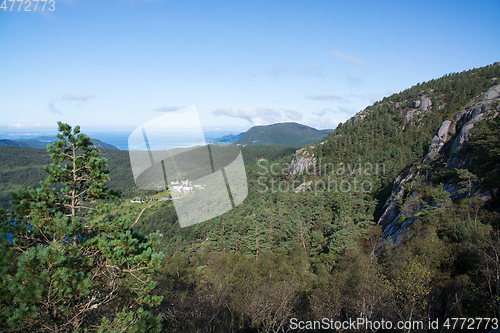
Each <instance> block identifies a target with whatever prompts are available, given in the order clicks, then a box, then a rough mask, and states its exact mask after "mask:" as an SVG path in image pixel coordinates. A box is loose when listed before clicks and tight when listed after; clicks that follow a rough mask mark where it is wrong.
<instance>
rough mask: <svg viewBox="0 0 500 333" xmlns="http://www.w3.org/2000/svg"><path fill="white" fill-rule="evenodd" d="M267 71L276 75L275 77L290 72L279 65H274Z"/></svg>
mask: <svg viewBox="0 0 500 333" xmlns="http://www.w3.org/2000/svg"><path fill="white" fill-rule="evenodd" d="M267 73H268V74H269V75H271V76H274V77H275V78H280V77H282V76H283V75H285V74H286V73H288V69H286V68H285V67H281V66H279V65H274V66H273V68H272V69H270V70H268V71H267Z"/></svg>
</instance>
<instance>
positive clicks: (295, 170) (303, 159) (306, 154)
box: [288, 146, 317, 178]
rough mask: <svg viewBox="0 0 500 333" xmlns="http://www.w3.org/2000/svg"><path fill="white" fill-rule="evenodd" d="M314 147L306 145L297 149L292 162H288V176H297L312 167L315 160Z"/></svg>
mask: <svg viewBox="0 0 500 333" xmlns="http://www.w3.org/2000/svg"><path fill="white" fill-rule="evenodd" d="M315 149H316V147H314V146H308V147H304V148H302V149H299V150H297V151H296V152H295V156H294V158H293V160H292V162H291V163H290V169H289V171H288V176H290V177H291V178H294V177H295V176H298V175H300V174H302V173H303V172H308V171H309V170H310V169H311V168H314V166H315V165H316V162H317V157H316V154H315ZM313 172H314V171H313Z"/></svg>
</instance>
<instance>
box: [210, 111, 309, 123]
mask: <svg viewBox="0 0 500 333" xmlns="http://www.w3.org/2000/svg"><path fill="white" fill-rule="evenodd" d="M213 114H214V115H216V116H228V117H233V118H241V119H245V120H247V121H248V122H250V123H251V124H252V125H268V124H274V123H281V122H289V121H301V120H302V119H303V118H302V113H300V112H299V111H295V110H289V109H273V108H249V107H242V108H220V109H216V110H214V111H213Z"/></svg>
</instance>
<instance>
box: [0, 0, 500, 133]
mask: <svg viewBox="0 0 500 333" xmlns="http://www.w3.org/2000/svg"><path fill="white" fill-rule="evenodd" d="M18 4H19V2H18ZM18 4H16V5H15V6H14V10H13V11H9V10H8V9H7V11H4V10H3V9H2V10H0V41H1V43H0V112H1V115H2V117H1V119H0V132H3V133H6V132H9V131H33V130H35V129H36V130H40V131H41V130H44V129H52V130H55V127H56V122H57V121H58V120H61V121H63V122H67V123H69V124H70V125H77V124H79V125H81V126H82V130H83V131H85V130H102V131H113V130H117V129H133V128H134V127H136V126H138V125H140V124H142V123H145V122H147V121H150V120H152V119H154V118H156V117H158V116H161V115H163V114H164V113H165V112H170V111H172V110H174V109H176V108H180V107H184V106H190V105H195V106H196V108H197V110H198V114H199V117H200V120H201V123H202V125H203V126H204V128H205V129H208V130H221V131H229V132H234V133H237V132H240V131H244V130H246V129H248V128H249V127H251V126H253V125H262V124H271V123H276V122H282V121H297V122H299V123H303V124H306V125H310V126H313V127H316V128H334V127H335V126H336V125H337V124H338V123H339V122H344V121H345V120H347V119H348V118H350V117H351V116H352V115H353V114H355V113H356V112H358V111H360V110H362V109H363V108H365V107H366V106H368V105H371V104H372V103H373V102H374V101H376V100H378V99H381V98H382V97H384V96H389V95H391V94H392V93H394V92H398V91H401V90H404V89H406V88H409V87H411V86H412V85H414V84H417V83H419V82H423V81H428V80H430V79H433V78H438V77H440V76H442V75H444V74H447V73H450V72H460V71H463V70H468V69H471V68H474V67H481V66H485V65H488V64H491V63H493V62H495V61H499V60H500V39H499V37H498V31H500V29H499V28H500V24H499V22H500V1H465V2H463V1H335V0H329V1H322V0H303V1H293V0H289V1H272V0H266V1H259V0H252V1H237V0H232V1H208V0H204V1H190V0H183V1H179V0H177V1H139V0H136V1H118V0H100V1H90V0H89V1H86V0H73V1H70V0H64V1H63V0H55V10H54V11H49V10H48V7H49V5H48V4H47V7H46V8H45V11H43V12H42V11H40V8H38V10H37V11H36V12H33V11H32V12H25V11H19V12H18V11H17V7H18ZM8 6H9V7H10V4H9V5H8ZM40 6H41V5H40ZM23 8H24V5H23Z"/></svg>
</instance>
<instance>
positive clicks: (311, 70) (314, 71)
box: [299, 66, 325, 77]
mask: <svg viewBox="0 0 500 333" xmlns="http://www.w3.org/2000/svg"><path fill="white" fill-rule="evenodd" d="M299 74H302V75H311V76H317V77H325V74H324V73H323V68H321V67H319V66H308V67H306V68H302V69H301V70H299Z"/></svg>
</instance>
